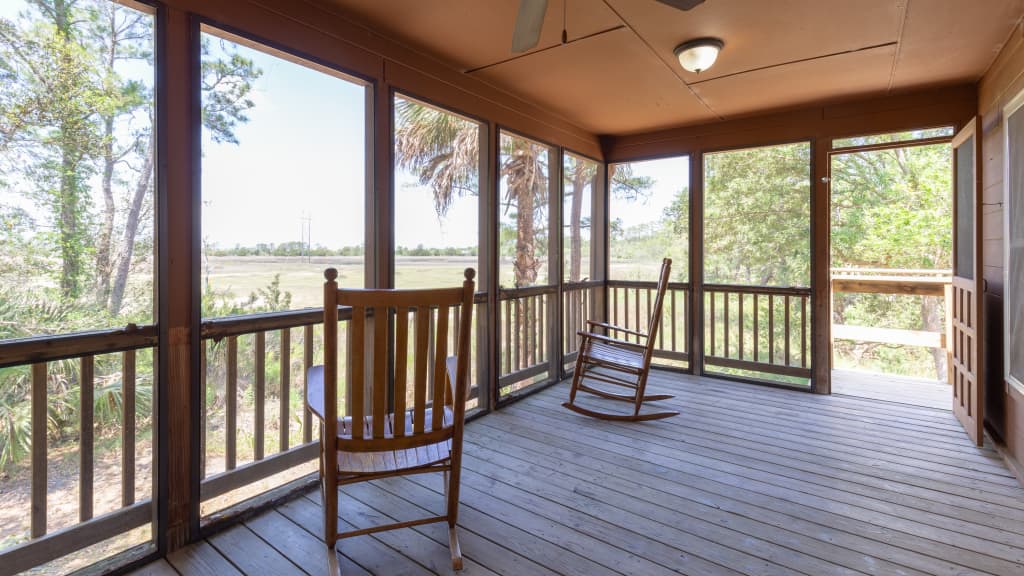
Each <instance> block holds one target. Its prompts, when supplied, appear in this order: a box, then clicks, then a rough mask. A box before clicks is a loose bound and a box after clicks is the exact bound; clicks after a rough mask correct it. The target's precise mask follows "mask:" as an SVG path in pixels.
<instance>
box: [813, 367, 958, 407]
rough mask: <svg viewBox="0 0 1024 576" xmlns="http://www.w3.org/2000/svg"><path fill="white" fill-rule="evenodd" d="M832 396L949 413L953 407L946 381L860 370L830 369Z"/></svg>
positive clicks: (950, 389)
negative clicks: (947, 411)
mask: <svg viewBox="0 0 1024 576" xmlns="http://www.w3.org/2000/svg"><path fill="white" fill-rule="evenodd" d="M832 393H833V394H844V395H847V396H859V397H861V398H872V399H875V400H884V401H886V402H899V403H900V404H913V405H915V406H925V407H928V408H935V409H938V410H952V406H953V390H952V388H950V386H949V384H947V383H945V382H939V381H938V380H928V379H926V378H911V377H908V376H893V375H889V374H876V373H873V372H861V371H859V370H833V371H832Z"/></svg>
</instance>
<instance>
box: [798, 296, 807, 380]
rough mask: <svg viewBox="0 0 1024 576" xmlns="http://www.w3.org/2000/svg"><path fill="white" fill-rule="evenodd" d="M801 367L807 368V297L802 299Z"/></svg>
mask: <svg viewBox="0 0 1024 576" xmlns="http://www.w3.org/2000/svg"><path fill="white" fill-rule="evenodd" d="M800 367H801V368H807V296H801V297H800Z"/></svg>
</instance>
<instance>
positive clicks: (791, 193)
mask: <svg viewBox="0 0 1024 576" xmlns="http://www.w3.org/2000/svg"><path fill="white" fill-rule="evenodd" d="M810 154H811V146H810V144H809V143H806V142H799V143H795V144H784V145H780V146H766V147H761V148H746V149H741V150H730V151H726V152H715V153H711V154H705V155H704V282H705V285H704V292H705V297H704V313H705V326H704V331H705V334H704V341H705V345H704V348H705V350H704V354H705V363H706V364H707V365H708V366H709V368H708V371H709V372H714V373H722V374H726V375H733V376H744V377H752V378H758V379H767V380H772V381H776V382H780V383H784V384H792V385H798V386H806V385H808V384H809V377H810V344H809V338H810V308H809V304H810V303H809V300H810V289H809V288H808V286H810V270H811V268H810V259H811V253H810V239H811V210H810V197H811V181H810V177H811V166H810Z"/></svg>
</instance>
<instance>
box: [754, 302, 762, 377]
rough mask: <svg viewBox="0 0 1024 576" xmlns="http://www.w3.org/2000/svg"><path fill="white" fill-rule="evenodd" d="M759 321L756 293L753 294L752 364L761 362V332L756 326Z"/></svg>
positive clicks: (759, 310)
mask: <svg viewBox="0 0 1024 576" xmlns="http://www.w3.org/2000/svg"><path fill="white" fill-rule="evenodd" d="M760 320H761V307H760V306H759V305H758V301H757V293H756V292H755V293H754V362H760V361H761V331H760V330H758V327H757V324H758V322H759V321H760Z"/></svg>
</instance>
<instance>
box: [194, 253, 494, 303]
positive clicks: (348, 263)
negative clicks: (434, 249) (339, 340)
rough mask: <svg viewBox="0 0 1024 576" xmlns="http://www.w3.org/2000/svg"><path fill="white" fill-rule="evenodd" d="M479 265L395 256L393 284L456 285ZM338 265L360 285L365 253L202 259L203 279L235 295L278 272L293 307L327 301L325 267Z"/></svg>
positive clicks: (341, 277)
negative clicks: (464, 275)
mask: <svg viewBox="0 0 1024 576" xmlns="http://www.w3.org/2000/svg"><path fill="white" fill-rule="evenodd" d="M467 267H472V268H478V264H477V259H476V257H475V256H450V257H449V256H396V257H395V285H396V286H398V287H403V288H427V287H440V286H458V285H460V284H461V283H462V279H463V270H465V269H466V268H467ZM327 268H337V269H338V285H339V286H340V287H343V288H362V287H363V286H364V283H363V279H364V275H365V267H364V264H363V258H362V257H361V256H314V257H309V258H307V257H302V256H210V257H208V258H207V259H205V260H204V261H203V263H202V275H203V281H204V282H207V281H208V282H209V284H210V287H211V288H213V289H214V290H215V291H217V292H219V293H228V294H230V295H231V298H232V299H234V300H236V301H244V300H245V299H247V298H248V297H249V295H250V294H252V293H255V292H257V291H258V290H260V289H265V288H266V287H267V286H268V285H269V284H270V283H271V282H273V280H274V276H275V275H278V274H279V275H280V288H281V290H282V291H286V292H289V293H291V295H292V304H291V307H292V308H317V307H320V306H321V305H322V304H323V284H324V270H325V269H327Z"/></svg>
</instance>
